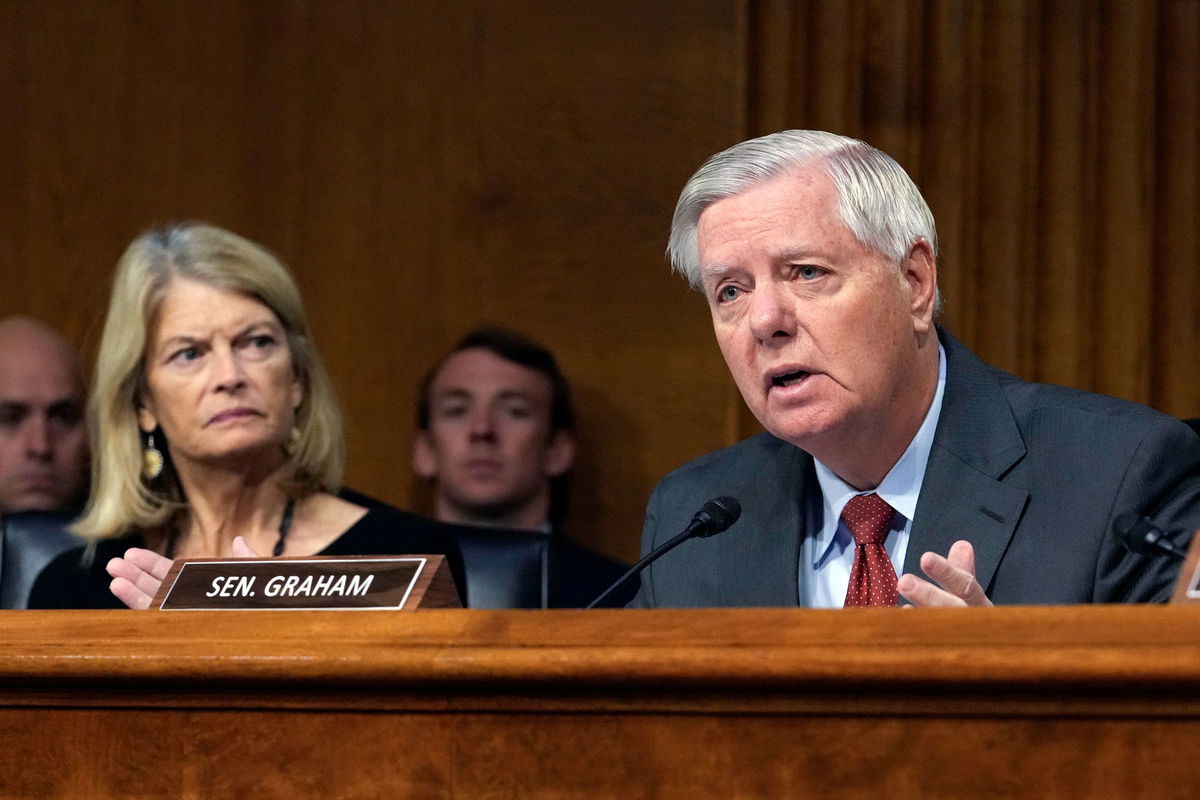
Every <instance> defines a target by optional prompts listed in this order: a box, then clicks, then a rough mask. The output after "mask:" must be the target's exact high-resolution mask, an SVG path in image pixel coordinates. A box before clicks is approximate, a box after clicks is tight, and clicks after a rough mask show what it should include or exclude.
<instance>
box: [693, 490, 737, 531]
mask: <svg viewBox="0 0 1200 800" xmlns="http://www.w3.org/2000/svg"><path fill="white" fill-rule="evenodd" d="M741 515H742V504H741V503H739V502H738V501H737V498H735V497H728V496H723V497H714V498H713V499H712V500H709V501H708V502H707V503H705V504H704V507H703V508H701V509H700V510H699V511H697V512H696V516H695V521H697V522H700V523H702V525H703V527H701V528H700V530H698V531H697V532H696V534H695V535H696V536H700V537H705V536H715V535H716V534H718V533H720V532H721V531H723V530H726V529H727V528H728V527H729V526H730V525H732V524H733V523H735V522H737V521H738V517H740V516H741Z"/></svg>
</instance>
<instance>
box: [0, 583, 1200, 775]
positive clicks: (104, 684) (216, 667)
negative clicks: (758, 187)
mask: <svg viewBox="0 0 1200 800" xmlns="http://www.w3.org/2000/svg"><path fill="white" fill-rule="evenodd" d="M1197 614H1200V609H1197V608H1196V607H1171V608H1162V607H1155V608H1147V607H1139V608H1132V607H1111V608H1104V607H1090V608H1080V607H1076V608H1057V609H1048V608H1041V609H1035V608H1007V609H993V610H984V611H977V610H965V609H964V610H948V611H935V612H904V611H898V610H894V609H886V610H880V609H873V610H859V611H848V612H805V611H800V610H795V609H790V610H789V609H763V610H748V609H729V610H719V611H648V612H628V611H615V612H608V611H601V612H569V611H549V612H541V611H529V612H525V611H511V612H503V611H501V612H490V611H467V612H463V611H460V612H448V611H430V612H425V613H422V614H396V613H390V612H364V613H361V614H355V616H354V619H355V621H356V624H355V625H353V626H349V625H346V624H345V622H344V620H345V616H344V615H343V614H339V613H337V612H327V613H311V612H308V613H303V612H302V613H286V614H281V613H272V612H226V613H219V612H218V613H214V612H196V613H189V612H174V613H172V612H147V613H135V612H8V613H5V614H4V615H3V619H2V621H3V623H4V625H5V629H6V631H11V635H9V636H6V638H5V640H4V641H3V642H0V743H3V747H0V776H3V777H2V778H0V782H2V785H0V791H2V792H3V794H4V796H6V797H32V796H38V797H45V796H61V797H67V796H89V797H116V796H126V797H128V796H141V797H193V798H194V797H230V796H246V795H249V794H255V795H258V796H263V797H291V796H297V795H304V796H310V795H314V794H318V793H319V794H321V795H322V796H330V797H395V796H417V797H446V798H462V797H469V798H476V797H508V798H549V797H598V798H618V797H623V798H629V797H632V798H683V797H695V796H721V797H741V798H767V797H792V796H808V795H811V794H819V795H820V796H829V797H864V796H869V795H873V794H876V793H879V792H884V793H887V794H888V795H889V796H891V797H895V798H918V797H928V796H929V795H930V794H934V795H937V796H952V797H970V796H984V795H986V796H989V797H1001V798H1010V797H1011V798H1017V797H1030V796H1037V797H1048V798H1067V797H1079V796H1088V797H1099V798H1108V797H1112V798H1129V797H1134V798H1140V797H1146V798H1152V797H1153V798H1162V797H1165V798H1173V797H1187V796H1188V792H1190V791H1191V789H1192V788H1194V786H1195V785H1196V782H1197V781H1198V780H1200V760H1198V759H1197V757H1198V756H1200V744H1197V742H1200V737H1197V736H1196V733H1197V731H1198V730H1200V667H1198V665H1197V663H1196V659H1195V657H1194V656H1195V643H1194V635H1193V632H1194V630H1195V629H1196V626H1197V624H1198V623H1200V618H1198V617H1197ZM97 631H102V632H103V633H102V635H97ZM1164 742H1169V743H1170V748H1171V753H1170V757H1163V743H1164Z"/></svg>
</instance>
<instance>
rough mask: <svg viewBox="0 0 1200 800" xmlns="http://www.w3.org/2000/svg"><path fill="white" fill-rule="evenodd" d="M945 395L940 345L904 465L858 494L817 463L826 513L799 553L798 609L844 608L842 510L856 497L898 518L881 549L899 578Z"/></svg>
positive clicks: (846, 575)
mask: <svg viewBox="0 0 1200 800" xmlns="http://www.w3.org/2000/svg"><path fill="white" fill-rule="evenodd" d="M945 390H946V351H945V350H944V349H942V346H941V345H940V344H939V345H938V382H937V391H936V392H934V395H933V402H932V403H930V404H929V410H928V411H927V412H925V419H924V421H923V422H922V423H921V427H920V428H918V429H917V433H916V435H915V436H914V437H913V439H912V441H911V442H909V444H908V448H907V449H905V451H904V455H902V456H900V460H898V461H897V462H896V463H895V464H894V465H893V466H892V468H891V470H889V471H888V474H887V475H885V476H884V478H883V480H882V481H881V482H880V484H879V486H877V487H876V488H875V489H873V490H871V491H868V492H860V491H858V490H857V489H855V488H854V487H852V486H850V485H849V484H848V483H846V482H845V481H843V480H842V479H841V478H839V477H838V476H837V475H835V474H834V473H833V470H831V469H829V467H827V466H825V465H824V464H822V463H821V462H820V461H815V460H814V464H815V466H816V470H817V482H818V483H819V484H820V486H821V498H822V509H821V518H820V528H819V529H818V530H817V532H816V535H814V536H806V537H805V539H804V541H803V542H802V543H801V547H800V598H799V599H800V605H802V606H807V607H809V608H841V607H842V605H843V603H845V600H846V587H847V586H848V585H849V583H850V568H851V567H852V566H853V565H854V546H853V545H854V538H853V537H852V536H851V535H850V529H849V528H847V527H846V523H845V522H843V521H842V509H844V508H845V507H846V503H848V502H849V501H850V498H851V497H854V496H855V495H859V494H871V493H874V494H877V495H879V496H880V497H881V498H883V499H884V500H886V501H887V503H888V505H890V506H891V507H892V508H894V509H896V511H898V512H899V513H898V514H896V516H895V517H894V518H893V519H892V529H891V531H889V532H888V534H887V538H886V539H885V540H884V543H883V546H884V549H886V550H887V553H888V557H889V558H891V560H892V567H893V568H894V569H895V570H896V576H897V577H899V576H900V574H901V568H902V567H903V564H904V554H905V553H906V552H907V551H908V538H909V533H910V532H911V530H912V521H913V517H914V515H915V514H916V511H917V497H918V496H919V495H920V494H921V483H922V481H923V480H924V479H925V465H926V464H927V463H929V451H930V450H931V449H932V448H933V434H934V432H935V431H936V430H937V423H938V417H939V416H940V415H941V413H942V395H943V394H944V393H945Z"/></svg>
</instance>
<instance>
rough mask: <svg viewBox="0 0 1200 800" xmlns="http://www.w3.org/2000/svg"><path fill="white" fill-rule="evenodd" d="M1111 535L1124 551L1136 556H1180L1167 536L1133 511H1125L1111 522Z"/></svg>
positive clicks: (1179, 552)
mask: <svg viewBox="0 0 1200 800" xmlns="http://www.w3.org/2000/svg"><path fill="white" fill-rule="evenodd" d="M1113 533H1115V534H1116V537H1117V539H1119V540H1120V542H1121V544H1123V545H1125V547H1126V549H1128V550H1130V551H1131V552H1134V553H1137V554H1138V555H1143V556H1161V555H1174V556H1181V555H1182V551H1180V550H1179V548H1178V547H1177V546H1176V545H1175V543H1174V542H1173V541H1171V538H1170V536H1169V535H1167V534H1166V533H1164V532H1163V531H1162V530H1161V529H1160V528H1159V527H1158V526H1157V525H1155V524H1154V523H1153V522H1152V521H1150V520H1149V519H1148V518H1146V517H1143V516H1142V515H1141V514H1138V513H1136V512H1133V511H1127V512H1125V513H1124V514H1122V515H1120V516H1119V517H1117V518H1116V519H1115V520H1113Z"/></svg>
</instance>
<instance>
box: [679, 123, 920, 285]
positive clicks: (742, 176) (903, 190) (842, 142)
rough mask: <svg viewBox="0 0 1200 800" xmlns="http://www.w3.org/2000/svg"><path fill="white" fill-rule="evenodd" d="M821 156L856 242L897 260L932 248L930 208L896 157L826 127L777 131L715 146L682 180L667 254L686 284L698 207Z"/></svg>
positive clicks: (694, 259) (695, 278) (696, 278)
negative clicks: (923, 244)
mask: <svg viewBox="0 0 1200 800" xmlns="http://www.w3.org/2000/svg"><path fill="white" fill-rule="evenodd" d="M814 162H820V163H821V164H822V165H823V166H824V167H825V171H826V173H827V174H828V175H829V177H830V179H831V180H832V181H833V186H834V189H835V190H836V191H837V195H838V213H839V215H840V216H841V218H842V222H844V223H845V224H846V227H847V228H849V229H850V232H851V233H853V234H854V236H855V238H856V239H858V241H859V242H861V243H862V244H863V245H865V246H867V247H869V248H871V249H872V250H875V251H876V252H878V253H879V254H881V255H882V256H884V257H885V258H887V259H888V260H890V261H894V262H896V263H897V264H899V263H900V262H901V261H903V260H904V257H905V256H907V255H908V253H909V249H910V248H911V247H912V246H913V244H915V243H916V242H917V241H918V240H920V239H924V240H925V241H927V242H928V243H929V247H930V248H931V249H932V251H933V252H934V254H936V253H937V230H936V228H935V226H934V222H933V213H932V212H931V211H930V210H929V206H928V205H927V204H926V202H925V198H924V197H922V196H921V191H920V190H919V189H918V188H917V185H916V184H915V183H913V181H912V178H910V177H909V176H908V173H907V172H905V171H904V168H903V167H901V166H900V165H899V164H897V163H896V161H895V160H894V159H893V158H892V157H891V156H889V155H888V154H887V153H884V152H883V151H882V150H877V149H875V148H874V147H872V146H871V145H869V144H867V143H866V142H862V141H859V140H858V139H851V138H850V137H848V136H839V135H838V134H836V133H826V132H825V131H801V130H792V131H781V132H779V133H772V134H770V135H768V136H761V137H759V138H757V139H750V140H749V141H745V142H742V143H741V144H735V145H734V146H733V147H730V148H729V149H728V150H724V151H722V152H720V153H717V154H716V155H715V156H713V157H712V158H710V159H708V161H706V162H704V165H703V166H702V167H700V169H699V170H697V171H696V174H695V175H693V176H692V177H691V178H690V179H689V180H688V182H687V184H686V185H685V186H684V187H683V191H682V192H681V193H680V195H679V202H678V203H676V205H675V216H674V218H673V219H672V221H671V239H670V242H669V243H668V245H667V254H668V255H669V256H670V258H671V264H672V266H673V267H674V268H675V270H676V271H677V272H679V273H680V274H681V275H683V276H684V277H685V278H687V280H688V283H690V284H691V285H692V287H693V288H695V289H699V288H700V287H701V271H700V267H701V264H700V251H699V247H698V245H697V243H696V226H697V224H698V223H699V221H700V215H701V214H703V213H704V210H705V209H706V208H708V207H709V206H711V205H712V204H713V203H715V202H717V201H718V200H723V199H725V198H726V197H733V196H734V195H738V194H741V193H742V192H745V191H746V190H748V189H752V188H754V187H755V186H759V185H761V184H763V183H766V182H768V181H770V180H772V179H774V178H777V177H779V176H781V175H785V174H787V173H789V172H792V171H794V170H797V169H799V168H801V167H804V166H806V165H809V164H812V163H814Z"/></svg>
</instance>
